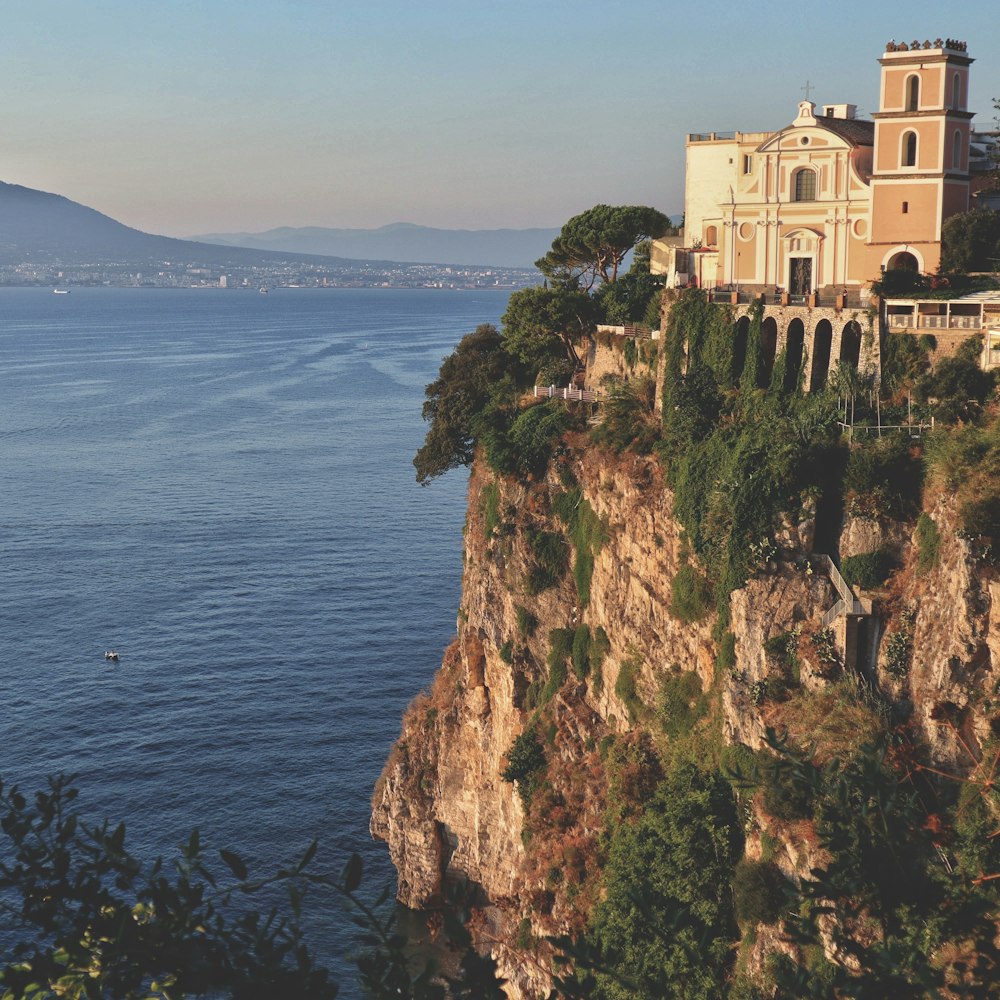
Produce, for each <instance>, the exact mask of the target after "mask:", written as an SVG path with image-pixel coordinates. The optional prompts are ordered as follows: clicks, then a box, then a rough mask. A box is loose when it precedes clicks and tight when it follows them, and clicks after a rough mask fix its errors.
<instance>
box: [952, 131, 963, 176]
mask: <svg viewBox="0 0 1000 1000" xmlns="http://www.w3.org/2000/svg"><path fill="white" fill-rule="evenodd" d="M951 165H952V167H954V169H955V170H961V169H962V133H961V132H960V131H959V130H958V129H955V135H954V136H953V137H952V140H951Z"/></svg>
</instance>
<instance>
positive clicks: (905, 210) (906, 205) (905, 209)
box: [903, 201, 910, 215]
mask: <svg viewBox="0 0 1000 1000" xmlns="http://www.w3.org/2000/svg"><path fill="white" fill-rule="evenodd" d="M909 211H910V203H909V202H908V201H904V202H903V215H906V214H907V213H908V212H909Z"/></svg>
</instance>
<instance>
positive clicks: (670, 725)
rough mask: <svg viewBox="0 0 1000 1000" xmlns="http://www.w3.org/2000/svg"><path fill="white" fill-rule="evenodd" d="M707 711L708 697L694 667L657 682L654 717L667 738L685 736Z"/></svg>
mask: <svg viewBox="0 0 1000 1000" xmlns="http://www.w3.org/2000/svg"><path fill="white" fill-rule="evenodd" d="M707 711H708V696H707V695H706V694H705V692H704V691H702V688H701V678H700V677H699V676H698V674H697V673H695V671H693V670H682V671H681V672H680V673H676V674H670V675H668V676H666V677H664V678H663V679H662V680H661V681H660V693H659V701H658V703H657V706H656V716H657V720H658V721H659V723H660V726H661V728H662V729H663V731H664V732H665V733H666V734H667V735H668V736H670V737H678V736H684V735H686V734H687V733H689V732H691V730H692V729H693V728H694V725H695V723H697V722H698V720H699V719H702V718H703V717H704V716H705V713H706V712H707Z"/></svg>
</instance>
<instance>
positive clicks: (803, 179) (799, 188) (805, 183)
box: [792, 167, 816, 201]
mask: <svg viewBox="0 0 1000 1000" xmlns="http://www.w3.org/2000/svg"><path fill="white" fill-rule="evenodd" d="M815 200H816V171H815V170H810V169H809V168H808V167H803V168H802V169H801V170H797V171H796V172H795V176H794V177H793V178H792V201H815Z"/></svg>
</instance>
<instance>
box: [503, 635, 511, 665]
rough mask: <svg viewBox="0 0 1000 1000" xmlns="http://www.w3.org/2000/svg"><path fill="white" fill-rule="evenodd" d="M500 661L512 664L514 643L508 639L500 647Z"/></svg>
mask: <svg viewBox="0 0 1000 1000" xmlns="http://www.w3.org/2000/svg"><path fill="white" fill-rule="evenodd" d="M500 659H501V660H503V662H504V663H508V664H509V663H513V662H514V643H513V642H511V641H510V639H508V640H507V641H506V642H505V643H504V644H503V645H502V646H501V647H500Z"/></svg>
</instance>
